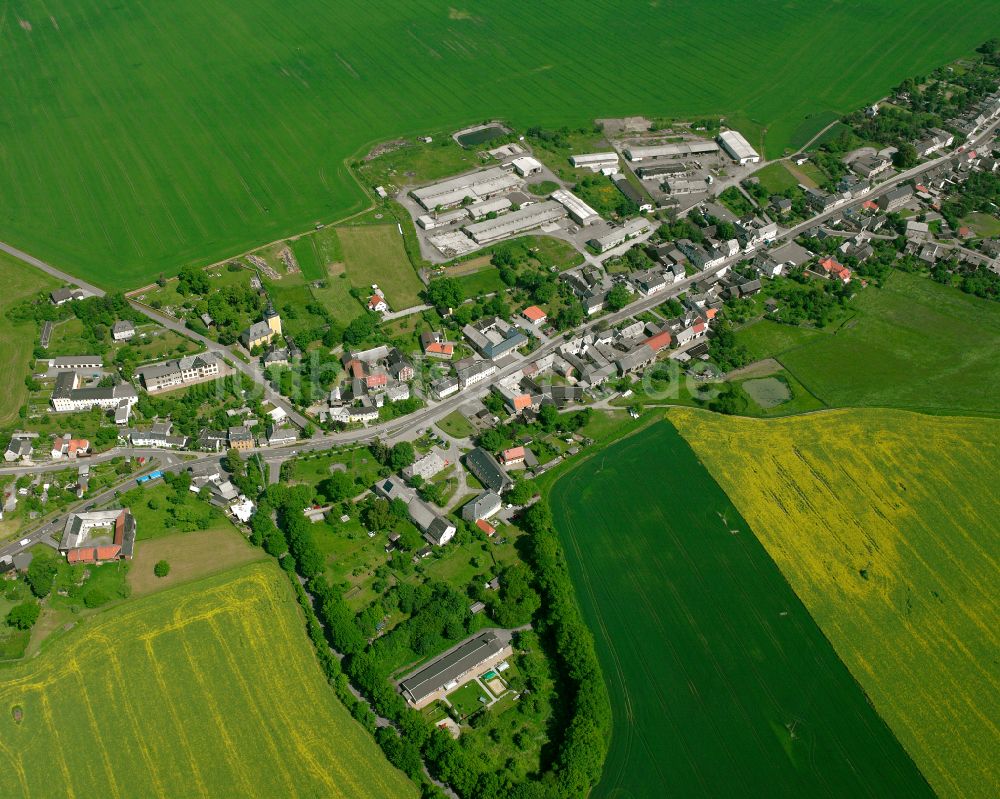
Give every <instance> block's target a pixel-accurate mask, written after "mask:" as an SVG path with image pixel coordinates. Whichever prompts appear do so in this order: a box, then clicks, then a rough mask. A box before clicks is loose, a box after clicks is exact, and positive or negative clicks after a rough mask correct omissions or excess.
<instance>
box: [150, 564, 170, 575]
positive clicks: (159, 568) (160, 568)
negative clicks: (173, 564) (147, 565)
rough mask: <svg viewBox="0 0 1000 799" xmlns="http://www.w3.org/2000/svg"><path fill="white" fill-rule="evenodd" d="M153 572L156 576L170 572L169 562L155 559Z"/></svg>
mask: <svg viewBox="0 0 1000 799" xmlns="http://www.w3.org/2000/svg"><path fill="white" fill-rule="evenodd" d="M153 574H155V575H156V576H157V577H166V576H167V575H168V574H170V564H169V563H167V562H166V561H165V560H158V561H156V565H155V566H154V567H153Z"/></svg>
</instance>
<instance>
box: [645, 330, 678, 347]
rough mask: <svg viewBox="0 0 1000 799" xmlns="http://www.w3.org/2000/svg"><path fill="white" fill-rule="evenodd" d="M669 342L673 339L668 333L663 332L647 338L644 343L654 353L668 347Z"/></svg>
mask: <svg viewBox="0 0 1000 799" xmlns="http://www.w3.org/2000/svg"><path fill="white" fill-rule="evenodd" d="M671 341H673V337H672V336H671V335H670V333H669V332H668V331H666V330H664V331H663V332H662V333H657V334H656V335H655V336H650V337H649V338H647V339H646V341H645V343H646V344H647V345H649V346H650V347H652V348H653V351H654V352H659V351H660V350H665V349H666V348H667V347H669V346H670V342H671Z"/></svg>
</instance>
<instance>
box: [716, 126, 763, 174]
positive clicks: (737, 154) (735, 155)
mask: <svg viewBox="0 0 1000 799" xmlns="http://www.w3.org/2000/svg"><path fill="white" fill-rule="evenodd" d="M719 144H721V145H722V147H723V149H724V150H725V151H726V152H727V153H729V157H730V158H732V159H733V160H734V161H736V163H738V164H739V165H740V166H744V165H746V164H756V163H759V162H760V153H758V152H757V151H756V150H755V149H754V148H753V147H751V146H750V142H748V141H747V140H746V138H744V136H743V134H742V133H739V132H738V131H735V130H724V131H722V133H720V134H719Z"/></svg>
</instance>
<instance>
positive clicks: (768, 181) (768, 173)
mask: <svg viewBox="0 0 1000 799" xmlns="http://www.w3.org/2000/svg"><path fill="white" fill-rule="evenodd" d="M753 176H754V177H755V178H757V179H758V180H759V181H760V185H761V186H763V187H764V188H765V189H767V190H768V191H769V192H770V193H771V194H781V193H782V192H783V191H786V190H787V189H794V188H795V187H796V186H798V185H799V179H798V178H797V177H795V175H793V174H792V173H791V172H789V171H788V167H786V166H785V165H784V163H782V162H781V161H778V162H777V163H774V164H768V165H767V166H766V167H764V168H763V169H762V170H760V171H759V172H754V173H753Z"/></svg>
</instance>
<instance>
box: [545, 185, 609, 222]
mask: <svg viewBox="0 0 1000 799" xmlns="http://www.w3.org/2000/svg"><path fill="white" fill-rule="evenodd" d="M552 199H553V200H555V201H556V202H557V203H559V204H560V205H561V206H562V207H563V208H565V209H566V213H568V214H569V218H570V219H572V220H573V221H574V222H576V223H577V224H578V225H583V226H584V227H586V226H587V225H590V224H593V223H594V222H597V221H598V220H599V219H600V218H601V215H600V214H598V213H597V211H595V210H594V209H593V208H591V207H590V206H589V205H587V203H585V202H584V201H583V200H581V199H580V198H579V197H577V196H576V195H575V194H573V192H571V191H567V190H566V189H557V190H556V191H554V192H552Z"/></svg>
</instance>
